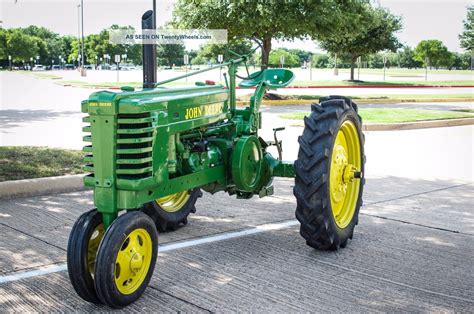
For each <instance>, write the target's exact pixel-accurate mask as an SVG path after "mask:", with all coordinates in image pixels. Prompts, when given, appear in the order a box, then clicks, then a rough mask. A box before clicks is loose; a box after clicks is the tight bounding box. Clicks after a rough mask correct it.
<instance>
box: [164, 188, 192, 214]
mask: <svg viewBox="0 0 474 314" xmlns="http://www.w3.org/2000/svg"><path fill="white" fill-rule="evenodd" d="M190 197H191V195H190V194H189V191H183V192H178V193H174V194H171V195H168V196H163V197H162V198H158V199H156V203H158V205H160V207H161V209H163V210H164V211H165V212H168V213H174V212H177V211H178V210H180V209H181V208H183V206H184V205H185V204H186V203H187V202H188V200H189V198H190Z"/></svg>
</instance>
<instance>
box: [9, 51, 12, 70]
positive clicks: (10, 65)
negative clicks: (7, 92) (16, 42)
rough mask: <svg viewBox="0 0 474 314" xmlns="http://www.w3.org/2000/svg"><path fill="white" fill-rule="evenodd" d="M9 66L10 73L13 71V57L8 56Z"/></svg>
mask: <svg viewBox="0 0 474 314" xmlns="http://www.w3.org/2000/svg"><path fill="white" fill-rule="evenodd" d="M8 64H9V68H10V71H11V70H12V56H10V55H8Z"/></svg>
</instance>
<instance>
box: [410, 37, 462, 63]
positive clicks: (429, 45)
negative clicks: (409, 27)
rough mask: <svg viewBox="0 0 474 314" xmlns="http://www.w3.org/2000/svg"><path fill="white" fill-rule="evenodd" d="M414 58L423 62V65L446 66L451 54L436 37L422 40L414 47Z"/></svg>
mask: <svg viewBox="0 0 474 314" xmlns="http://www.w3.org/2000/svg"><path fill="white" fill-rule="evenodd" d="M414 58H415V60H417V61H420V62H423V64H424V65H425V66H434V67H435V68H439V67H440V66H446V67H447V66H448V65H449V63H450V62H452V58H453V57H452V54H451V53H450V52H449V51H448V48H446V46H445V45H444V44H443V42H442V41H440V40H437V39H429V40H422V41H420V42H419V43H418V45H417V46H416V48H415V56H414Z"/></svg>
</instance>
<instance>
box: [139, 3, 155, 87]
mask: <svg viewBox="0 0 474 314" xmlns="http://www.w3.org/2000/svg"><path fill="white" fill-rule="evenodd" d="M154 16H155V14H154V12H153V11H152V10H148V11H146V12H145V13H144V14H143V16H142V30H146V29H155V17H154ZM142 52H143V60H142V61H143V88H153V87H154V86H155V83H156V45H155V44H143V45H142Z"/></svg>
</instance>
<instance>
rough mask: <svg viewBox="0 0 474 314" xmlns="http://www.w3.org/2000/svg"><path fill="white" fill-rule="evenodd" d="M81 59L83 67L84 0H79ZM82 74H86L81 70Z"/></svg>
mask: <svg viewBox="0 0 474 314" xmlns="http://www.w3.org/2000/svg"><path fill="white" fill-rule="evenodd" d="M81 60H82V67H84V61H85V59H84V0H81ZM81 74H82V75H83V76H86V73H85V71H84V73H82V72H81Z"/></svg>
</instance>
